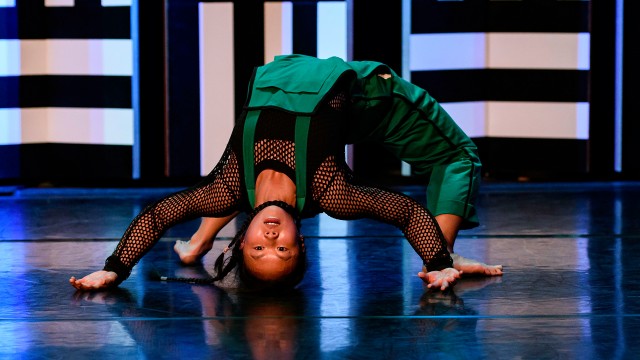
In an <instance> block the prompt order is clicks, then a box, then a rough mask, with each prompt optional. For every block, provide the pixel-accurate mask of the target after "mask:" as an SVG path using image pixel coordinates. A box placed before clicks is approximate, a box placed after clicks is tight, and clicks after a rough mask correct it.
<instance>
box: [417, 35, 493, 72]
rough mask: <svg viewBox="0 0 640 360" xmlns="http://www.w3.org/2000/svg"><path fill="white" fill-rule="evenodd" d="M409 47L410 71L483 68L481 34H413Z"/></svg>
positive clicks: (483, 40) (483, 44)
mask: <svg viewBox="0 0 640 360" xmlns="http://www.w3.org/2000/svg"><path fill="white" fill-rule="evenodd" d="M409 47H410V50H409V52H410V55H409V58H410V60H409V67H410V69H411V70H412V71H420V70H447V69H482V68H484V67H486V61H485V59H486V52H487V45H486V36H485V34H484V33H458V34H412V35H411V36H410V37H409Z"/></svg>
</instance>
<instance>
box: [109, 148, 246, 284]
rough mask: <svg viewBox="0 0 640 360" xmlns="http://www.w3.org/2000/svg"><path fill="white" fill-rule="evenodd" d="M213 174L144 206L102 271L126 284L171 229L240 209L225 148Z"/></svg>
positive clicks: (234, 170)
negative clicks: (183, 223)
mask: <svg viewBox="0 0 640 360" xmlns="http://www.w3.org/2000/svg"><path fill="white" fill-rule="evenodd" d="M222 158H223V159H224V160H223V161H221V162H220V163H218V165H217V166H216V167H215V168H214V169H213V171H212V172H211V173H210V174H209V175H208V176H207V177H205V178H204V180H203V181H202V182H200V183H199V184H198V185H196V186H193V187H191V188H189V189H186V190H183V191H180V192H177V193H175V194H172V195H169V196H167V197H165V198H163V199H161V200H159V201H157V202H156V203H154V204H152V205H149V206H147V207H146V208H145V209H144V210H143V211H142V212H141V213H140V214H139V215H138V216H136V217H135V219H134V220H133V221H132V222H131V224H130V225H129V227H128V228H127V230H126V231H125V233H124V235H123V236H122V239H121V240H120V242H119V243H118V245H117V246H116V249H115V251H114V252H113V254H112V255H111V256H110V257H109V258H107V261H106V264H105V267H104V270H108V271H114V272H115V273H116V274H118V283H119V282H122V281H123V280H125V279H126V278H127V277H128V276H129V274H130V273H131V269H132V268H133V267H134V265H135V264H136V263H137V262H138V261H139V260H140V259H141V258H142V257H143V256H144V254H146V253H147V252H148V251H149V250H150V249H151V248H152V247H153V245H155V244H156V243H157V242H158V240H159V239H160V237H161V236H162V235H163V234H164V232H165V231H166V230H168V229H169V228H170V227H171V226H174V225H176V224H178V223H181V222H184V221H188V220H193V219H196V218H198V217H204V216H207V217H222V216H227V215H230V214H232V213H233V212H234V211H236V210H237V209H238V207H239V205H238V204H239V200H240V195H239V194H240V178H239V174H238V162H237V159H236V157H235V156H234V154H233V153H232V151H231V150H230V147H227V150H226V151H225V154H224V155H223V157H222Z"/></svg>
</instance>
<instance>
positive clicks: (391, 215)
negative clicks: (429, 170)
mask: <svg viewBox="0 0 640 360" xmlns="http://www.w3.org/2000/svg"><path fill="white" fill-rule="evenodd" d="M333 166H336V165H328V164H325V167H324V168H321V169H320V170H319V174H322V173H325V174H332V175H331V176H330V177H323V176H322V175H320V176H319V177H318V178H317V179H318V181H319V182H324V181H326V182H328V183H327V187H326V188H325V189H326V191H324V192H323V194H322V197H321V198H320V199H319V200H320V207H321V208H322V209H323V211H324V212H325V213H326V214H327V215H329V216H332V217H335V218H338V219H343V220H350V219H358V218H372V219H376V220H380V221H382V222H385V223H387V224H391V225H394V226H396V227H397V228H399V229H400V230H401V231H402V233H403V234H404V235H405V237H406V239H407V240H408V241H409V243H410V244H411V246H412V247H413V249H414V250H415V252H416V253H418V255H419V256H420V258H421V259H422V261H423V262H424V264H425V266H426V267H427V270H428V271H434V270H442V269H444V268H448V267H453V260H452V259H451V256H450V254H449V252H448V251H447V247H446V242H445V239H444V236H443V235H442V231H441V230H440V227H439V226H438V224H437V223H436V221H435V219H434V217H433V215H431V213H429V211H428V210H427V209H426V208H424V207H423V206H422V205H420V204H419V203H418V202H417V201H415V200H413V199H412V198H410V197H408V196H406V195H404V194H400V193H397V192H393V191H389V190H383V189H380V188H376V187H371V186H366V185H356V184H353V183H352V181H353V177H352V175H351V173H350V172H347V171H345V170H338V168H337V166H336V168H335V169H331V168H332V167H333ZM323 170H324V171H323ZM334 170H335V171H334ZM325 171H326V172H325Z"/></svg>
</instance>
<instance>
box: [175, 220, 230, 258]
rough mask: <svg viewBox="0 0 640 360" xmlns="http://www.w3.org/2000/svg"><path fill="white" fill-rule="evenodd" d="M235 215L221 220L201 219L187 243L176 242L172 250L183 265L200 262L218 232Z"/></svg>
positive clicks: (211, 245)
mask: <svg viewBox="0 0 640 360" xmlns="http://www.w3.org/2000/svg"><path fill="white" fill-rule="evenodd" d="M236 215H237V213H234V214H232V215H229V216H227V217H223V218H209V217H207V218H203V219H202V222H200V227H198V230H197V231H196V232H195V233H194V234H193V235H191V239H190V240H189V241H182V240H178V241H176V244H175V245H174V246H173V250H174V251H175V252H176V254H178V256H179V257H180V261H182V263H183V264H185V265H192V264H195V263H197V262H198V261H200V259H202V257H203V256H205V255H206V254H207V253H208V252H209V250H211V248H212V247H213V240H214V239H215V237H216V235H218V232H219V231H220V230H221V229H222V228H223V227H224V226H225V225H227V224H228V223H229V221H231V219H233V218H234V217H235V216H236Z"/></svg>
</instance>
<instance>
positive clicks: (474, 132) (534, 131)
mask: <svg viewBox="0 0 640 360" xmlns="http://www.w3.org/2000/svg"><path fill="white" fill-rule="evenodd" d="M441 105H442V107H443V108H444V109H445V110H446V111H447V112H448V113H449V115H451V117H452V118H453V119H454V121H455V122H456V123H457V124H458V126H460V128H461V129H462V130H463V131H464V132H465V133H466V134H467V135H469V136H470V137H472V138H476V137H514V138H546V139H580V140H586V139H588V138H589V104H588V103H558V102H516V101H513V102H511V101H477V102H451V103H442V104H441Z"/></svg>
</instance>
